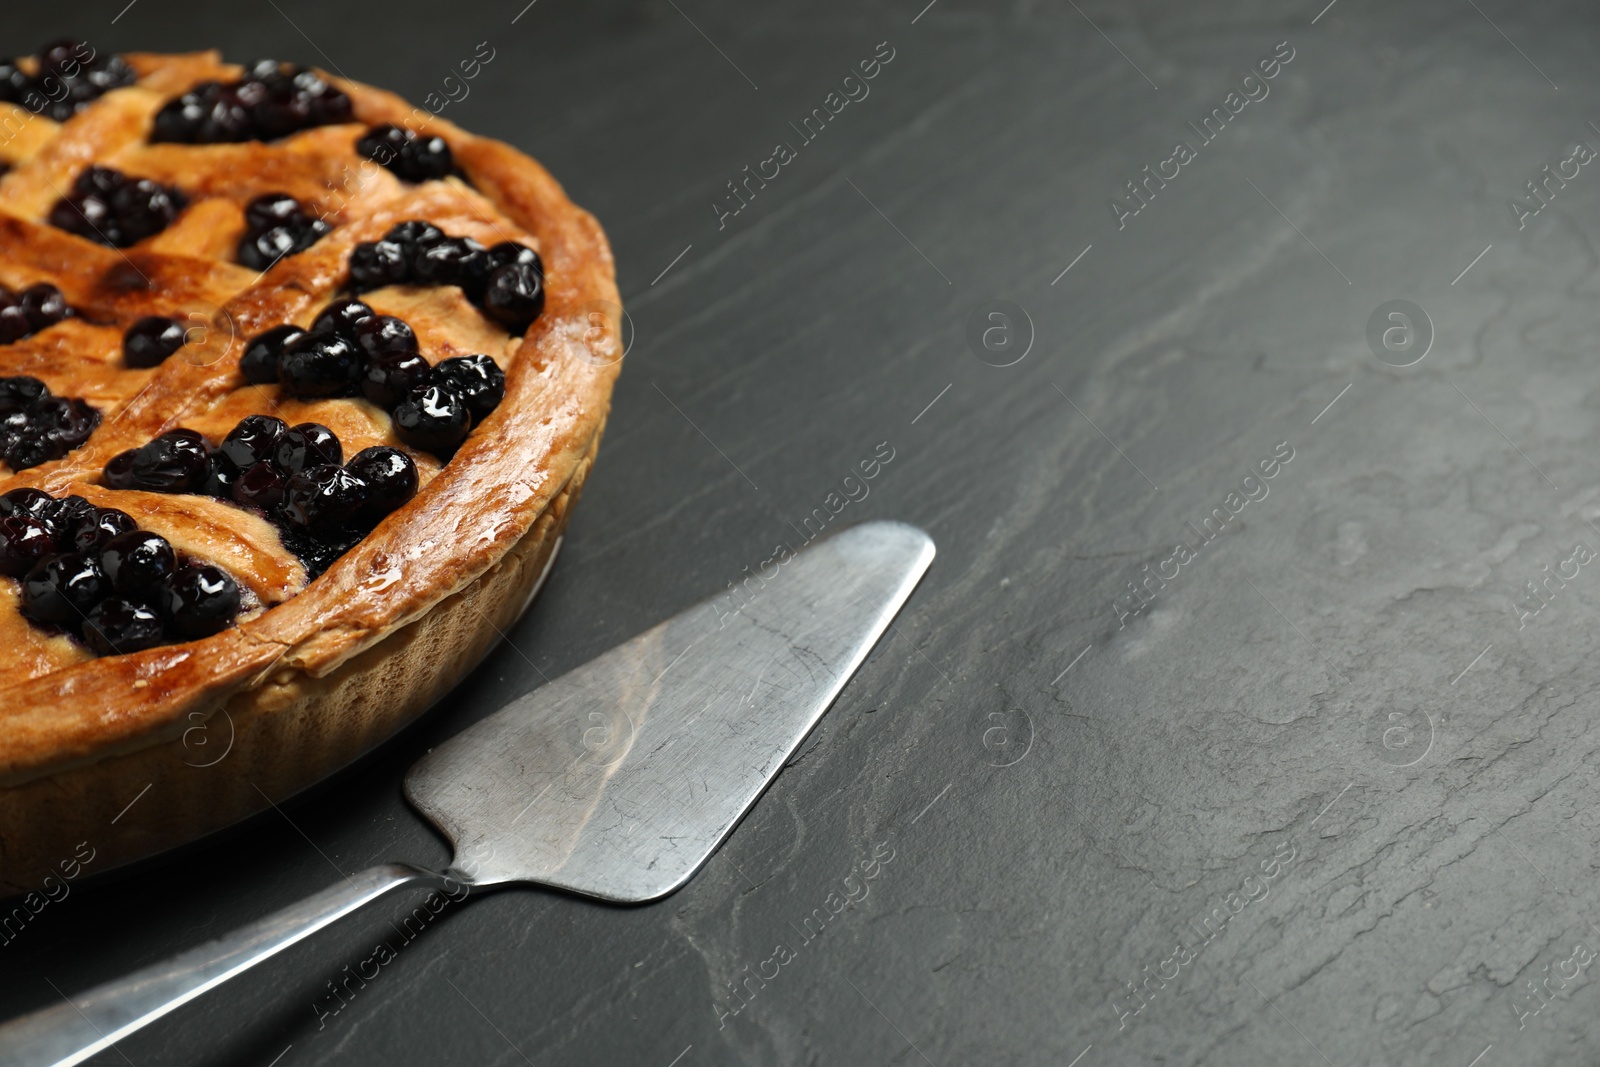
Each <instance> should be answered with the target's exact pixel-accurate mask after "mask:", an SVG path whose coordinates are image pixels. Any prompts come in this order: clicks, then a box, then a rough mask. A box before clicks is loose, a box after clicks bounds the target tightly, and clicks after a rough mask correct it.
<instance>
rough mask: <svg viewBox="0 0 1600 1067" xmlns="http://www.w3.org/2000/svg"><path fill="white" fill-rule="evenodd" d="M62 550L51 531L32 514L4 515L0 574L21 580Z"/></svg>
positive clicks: (0, 528) (0, 522) (1, 518)
mask: <svg viewBox="0 0 1600 1067" xmlns="http://www.w3.org/2000/svg"><path fill="white" fill-rule="evenodd" d="M57 550H58V545H57V542H56V539H55V536H54V535H53V534H52V533H51V531H50V528H49V527H48V526H46V525H45V524H44V523H43V522H41V521H40V520H39V519H37V518H35V517H33V516H32V515H5V516H0V574H4V575H7V576H8V577H11V578H21V577H22V576H23V575H25V574H27V573H28V572H29V571H30V570H32V569H33V566H34V564H36V563H38V562H39V561H40V560H41V559H44V558H45V557H46V556H50V555H54V554H55V552H56V551H57Z"/></svg>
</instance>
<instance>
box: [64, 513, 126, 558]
mask: <svg viewBox="0 0 1600 1067" xmlns="http://www.w3.org/2000/svg"><path fill="white" fill-rule="evenodd" d="M138 528H139V524H138V523H136V522H134V521H133V516H132V515H129V514H128V513H127V512H125V511H118V510H117V509H116V508H96V509H95V514H94V515H93V516H92V517H90V518H89V519H87V520H85V521H81V522H79V524H78V527H77V529H76V530H74V531H73V534H72V550H73V551H74V552H92V551H95V550H97V549H99V548H101V547H102V546H104V545H105V543H106V542H107V541H109V540H111V539H112V538H113V537H117V536H118V535H120V534H125V533H131V532H133V531H134V530H137V529H138ZM103 562H104V561H103V560H102V563H103Z"/></svg>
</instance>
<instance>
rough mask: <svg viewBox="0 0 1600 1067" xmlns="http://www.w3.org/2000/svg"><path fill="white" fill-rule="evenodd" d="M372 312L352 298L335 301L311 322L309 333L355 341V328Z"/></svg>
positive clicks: (370, 315) (369, 316)
mask: <svg viewBox="0 0 1600 1067" xmlns="http://www.w3.org/2000/svg"><path fill="white" fill-rule="evenodd" d="M372 316H373V311H372V309H371V308H370V307H368V306H367V305H366V304H363V303H362V302H361V301H359V300H357V299H355V298H354V297H345V298H344V299H342V300H335V301H334V302H333V303H331V304H329V305H328V306H327V307H325V308H323V309H322V312H321V313H320V314H319V315H317V317H316V318H315V319H313V320H312V322H311V332H312V333H316V334H329V333H331V334H337V335H338V336H340V337H344V338H347V339H349V340H352V341H353V340H355V336H356V327H357V326H360V325H361V324H362V323H363V322H365V321H366V320H367V319H370V318H372Z"/></svg>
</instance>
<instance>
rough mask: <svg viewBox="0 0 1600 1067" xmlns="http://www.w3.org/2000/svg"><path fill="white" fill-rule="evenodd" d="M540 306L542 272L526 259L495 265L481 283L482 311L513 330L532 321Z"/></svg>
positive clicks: (515, 331)
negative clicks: (485, 281) (485, 279)
mask: <svg viewBox="0 0 1600 1067" xmlns="http://www.w3.org/2000/svg"><path fill="white" fill-rule="evenodd" d="M543 310H544V276H543V275H541V274H540V273H539V272H538V271H536V270H534V268H533V265H532V264H530V263H508V264H506V265H505V266H503V267H497V268H495V270H494V272H493V273H491V274H490V275H489V280H488V283H487V284H486V285H485V286H484V292H483V312H484V314H485V315H488V316H489V317H490V318H491V319H493V320H494V321H495V322H498V323H499V324H500V325H502V326H504V327H505V328H506V329H507V330H509V331H510V332H511V333H513V334H521V333H523V332H524V331H526V330H527V328H528V327H529V326H531V325H533V321H534V320H535V319H537V318H538V317H539V312H541V311H543Z"/></svg>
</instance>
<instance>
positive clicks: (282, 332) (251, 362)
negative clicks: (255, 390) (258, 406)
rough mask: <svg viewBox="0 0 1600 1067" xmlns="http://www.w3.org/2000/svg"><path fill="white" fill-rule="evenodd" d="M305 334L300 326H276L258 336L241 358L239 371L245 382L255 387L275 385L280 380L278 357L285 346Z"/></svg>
mask: <svg viewBox="0 0 1600 1067" xmlns="http://www.w3.org/2000/svg"><path fill="white" fill-rule="evenodd" d="M304 333H305V331H304V330H302V329H301V328H300V327H298V326H274V327H273V328H272V329H270V330H267V331H266V332H265V333H260V334H257V335H256V336H255V338H254V339H253V340H251V342H250V343H249V344H248V345H246V346H245V350H244V355H243V356H241V357H239V370H240V372H241V373H242V374H243V375H244V378H245V381H247V382H251V383H253V384H255V385H272V384H275V383H276V382H277V380H278V357H279V356H280V355H281V354H282V353H283V346H284V345H286V344H288V343H289V342H290V341H293V340H294V339H295V338H297V337H300V336H302V335H304Z"/></svg>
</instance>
